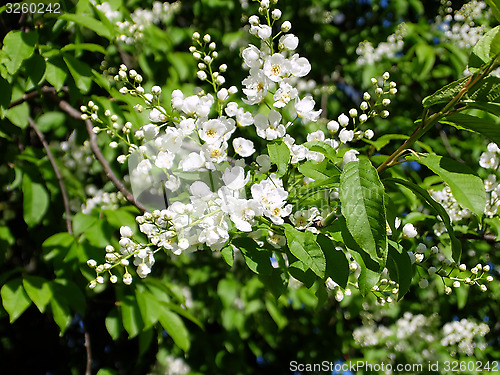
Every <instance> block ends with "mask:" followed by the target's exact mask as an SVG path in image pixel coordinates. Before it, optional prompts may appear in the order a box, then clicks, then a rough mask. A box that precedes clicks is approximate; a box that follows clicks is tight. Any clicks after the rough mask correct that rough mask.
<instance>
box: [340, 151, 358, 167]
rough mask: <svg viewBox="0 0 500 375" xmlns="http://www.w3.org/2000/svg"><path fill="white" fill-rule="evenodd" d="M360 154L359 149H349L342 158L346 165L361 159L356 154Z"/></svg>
mask: <svg viewBox="0 0 500 375" xmlns="http://www.w3.org/2000/svg"><path fill="white" fill-rule="evenodd" d="M358 154H359V151H358V150H349V151H347V152H346V153H345V154H344V158H343V160H342V163H343V164H344V165H345V164H347V163H349V162H350V161H356V160H359V159H358V157H357V156H356V155H358Z"/></svg>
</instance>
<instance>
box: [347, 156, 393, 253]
mask: <svg viewBox="0 0 500 375" xmlns="http://www.w3.org/2000/svg"><path fill="white" fill-rule="evenodd" d="M339 197H340V201H341V203H342V216H344V217H345V219H346V224H347V229H348V230H349V232H350V233H351V235H352V237H353V238H354V240H355V241H356V243H357V244H358V245H359V246H360V247H361V248H362V249H363V250H364V251H366V252H367V253H368V254H369V255H370V257H371V258H372V259H373V260H374V261H376V262H377V263H383V262H385V259H386V257H387V241H386V240H387V229H386V217H385V205H384V185H383V184H382V182H380V178H379V176H378V173H377V170H376V169H375V168H374V167H373V165H372V164H371V162H370V161H369V160H367V159H360V160H357V161H351V162H349V163H347V164H346V165H345V166H344V169H343V171H342V174H341V175H340V188H339Z"/></svg>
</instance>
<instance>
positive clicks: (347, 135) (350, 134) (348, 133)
mask: <svg viewBox="0 0 500 375" xmlns="http://www.w3.org/2000/svg"><path fill="white" fill-rule="evenodd" d="M339 139H340V142H342V143H347V142H350V141H352V140H353V139H354V131H353V130H347V129H346V128H344V129H342V130H341V131H340V133H339Z"/></svg>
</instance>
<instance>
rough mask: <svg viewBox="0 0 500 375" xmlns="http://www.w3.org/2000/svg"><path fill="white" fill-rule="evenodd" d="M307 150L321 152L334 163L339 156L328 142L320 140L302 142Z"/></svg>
mask: <svg viewBox="0 0 500 375" xmlns="http://www.w3.org/2000/svg"><path fill="white" fill-rule="evenodd" d="M304 146H306V147H307V148H308V149H309V150H311V151H314V152H319V153H321V154H323V155H324V156H325V157H326V158H327V159H328V160H330V161H331V162H332V163H333V164H336V163H337V161H338V159H339V157H338V156H337V152H336V151H335V149H334V148H333V147H332V146H330V145H329V144H328V143H325V142H321V141H309V142H306V143H304Z"/></svg>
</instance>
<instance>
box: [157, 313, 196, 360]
mask: <svg viewBox="0 0 500 375" xmlns="http://www.w3.org/2000/svg"><path fill="white" fill-rule="evenodd" d="M160 323H161V325H162V326H163V328H164V329H165V330H166V331H167V333H168V334H169V335H170V337H172V339H173V340H174V342H175V344H176V345H177V346H178V347H179V348H181V349H182V350H183V351H185V352H187V351H188V350H189V347H190V346H191V342H190V340H189V333H188V330H187V329H186V326H185V325H184V322H183V321H182V319H181V318H180V317H179V315H177V314H175V313H173V312H172V311H168V310H164V311H163V312H162V314H161V315H160Z"/></svg>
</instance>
